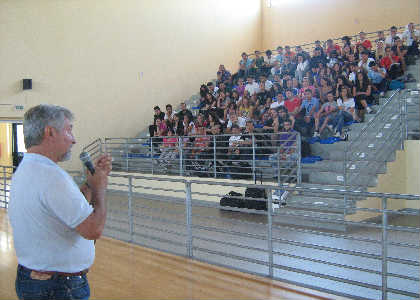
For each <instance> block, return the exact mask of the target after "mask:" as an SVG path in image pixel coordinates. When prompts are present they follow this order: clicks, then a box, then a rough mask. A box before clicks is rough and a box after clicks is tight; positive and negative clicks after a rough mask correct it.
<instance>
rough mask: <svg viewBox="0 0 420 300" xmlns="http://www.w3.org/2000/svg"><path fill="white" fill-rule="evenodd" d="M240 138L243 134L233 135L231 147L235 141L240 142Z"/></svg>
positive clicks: (230, 141) (230, 142)
mask: <svg viewBox="0 0 420 300" xmlns="http://www.w3.org/2000/svg"><path fill="white" fill-rule="evenodd" d="M240 140H241V136H240V135H232V136H231V137H230V138H229V147H232V146H233V143H234V142H238V141H240Z"/></svg>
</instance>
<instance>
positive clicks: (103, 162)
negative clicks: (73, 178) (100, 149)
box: [87, 154, 112, 191]
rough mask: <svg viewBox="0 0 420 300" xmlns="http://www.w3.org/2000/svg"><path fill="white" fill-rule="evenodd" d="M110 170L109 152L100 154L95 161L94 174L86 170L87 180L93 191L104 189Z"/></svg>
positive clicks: (110, 159)
mask: <svg viewBox="0 0 420 300" xmlns="http://www.w3.org/2000/svg"><path fill="white" fill-rule="evenodd" d="M111 170H112V158H111V156H110V155H109V154H104V155H102V156H100V157H99V158H98V159H97V161H96V162H95V174H93V175H91V174H90V173H89V172H88V176H87V182H88V184H89V186H90V187H91V188H92V190H93V191H98V190H103V189H106V186H107V184H108V175H109V173H110V172H111Z"/></svg>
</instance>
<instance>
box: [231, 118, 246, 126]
mask: <svg viewBox="0 0 420 300" xmlns="http://www.w3.org/2000/svg"><path fill="white" fill-rule="evenodd" d="M236 124H237V125H238V126H239V127H241V128H245V126H246V119H245V118H242V117H238V121H237V122H236ZM232 125H233V123H232V121H231V120H230V119H229V121H228V123H227V128H231V127H232Z"/></svg>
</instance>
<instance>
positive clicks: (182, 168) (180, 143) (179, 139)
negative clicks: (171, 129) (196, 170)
mask: <svg viewBox="0 0 420 300" xmlns="http://www.w3.org/2000/svg"><path fill="white" fill-rule="evenodd" d="M181 140H182V137H178V155H179V176H182V175H184V166H183V164H182V162H183V160H182V142H181Z"/></svg>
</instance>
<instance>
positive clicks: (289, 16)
mask: <svg viewBox="0 0 420 300" xmlns="http://www.w3.org/2000/svg"><path fill="white" fill-rule="evenodd" d="M263 2H264V3H263V10H262V12H263V49H273V48H275V47H277V46H278V45H282V46H284V45H287V44H289V45H298V44H304V43H312V42H314V41H315V40H317V39H319V40H326V39H328V38H338V37H342V36H343V35H346V34H347V35H354V34H356V33H358V32H360V31H362V30H363V31H366V32H372V31H376V30H379V29H388V28H389V27H391V26H392V25H396V26H403V25H406V24H407V23H408V22H415V23H419V21H420V19H419V10H420V6H419V1H418V0H397V1H395V0H272V3H273V6H272V7H271V8H269V7H268V2H269V1H265V0H263Z"/></svg>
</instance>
